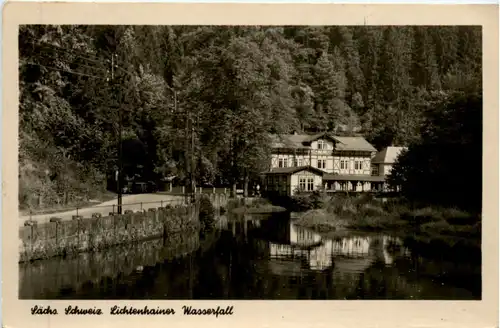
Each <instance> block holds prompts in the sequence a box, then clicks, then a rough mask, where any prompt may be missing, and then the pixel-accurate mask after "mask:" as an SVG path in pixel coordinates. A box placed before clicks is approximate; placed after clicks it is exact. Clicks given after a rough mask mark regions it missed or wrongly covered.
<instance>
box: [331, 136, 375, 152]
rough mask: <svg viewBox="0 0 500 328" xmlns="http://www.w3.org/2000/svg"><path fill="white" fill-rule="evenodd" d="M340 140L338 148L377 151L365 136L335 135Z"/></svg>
mask: <svg viewBox="0 0 500 328" xmlns="http://www.w3.org/2000/svg"><path fill="white" fill-rule="evenodd" d="M334 138H335V140H337V141H338V144H337V147H336V148H337V150H352V151H355V150H357V151H370V152H372V151H377V149H375V147H373V146H372V145H371V144H370V143H369V142H368V141H366V139H365V138H363V137H334Z"/></svg>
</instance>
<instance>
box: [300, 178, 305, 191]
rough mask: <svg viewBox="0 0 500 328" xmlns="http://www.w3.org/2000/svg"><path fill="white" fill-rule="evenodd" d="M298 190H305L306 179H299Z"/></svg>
mask: <svg viewBox="0 0 500 328" xmlns="http://www.w3.org/2000/svg"><path fill="white" fill-rule="evenodd" d="M299 189H300V190H306V179H305V178H300V179H299Z"/></svg>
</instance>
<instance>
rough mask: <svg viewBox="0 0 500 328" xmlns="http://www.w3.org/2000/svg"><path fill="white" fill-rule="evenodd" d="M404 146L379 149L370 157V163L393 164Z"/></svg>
mask: <svg viewBox="0 0 500 328" xmlns="http://www.w3.org/2000/svg"><path fill="white" fill-rule="evenodd" d="M404 149H406V148H405V147H387V148H384V149H383V150H381V151H379V152H378V153H377V154H376V155H375V157H373V159H372V164H393V163H395V162H396V159H397V158H398V156H399V154H401V152H402V151H403V150H404Z"/></svg>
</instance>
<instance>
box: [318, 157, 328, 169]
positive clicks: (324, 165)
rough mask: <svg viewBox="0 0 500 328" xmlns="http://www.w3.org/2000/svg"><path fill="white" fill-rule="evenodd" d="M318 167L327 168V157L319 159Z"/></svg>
mask: <svg viewBox="0 0 500 328" xmlns="http://www.w3.org/2000/svg"><path fill="white" fill-rule="evenodd" d="M318 168H319V169H325V168H326V160H325V159H318Z"/></svg>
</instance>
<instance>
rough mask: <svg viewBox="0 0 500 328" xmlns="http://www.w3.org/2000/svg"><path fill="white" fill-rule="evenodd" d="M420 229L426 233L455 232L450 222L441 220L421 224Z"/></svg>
mask: <svg viewBox="0 0 500 328" xmlns="http://www.w3.org/2000/svg"><path fill="white" fill-rule="evenodd" d="M420 231H422V232H426V233H430V234H432V233H450V232H453V227H452V226H451V225H449V224H448V222H446V221H444V220H441V221H435V222H427V223H424V224H422V225H421V226H420Z"/></svg>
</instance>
